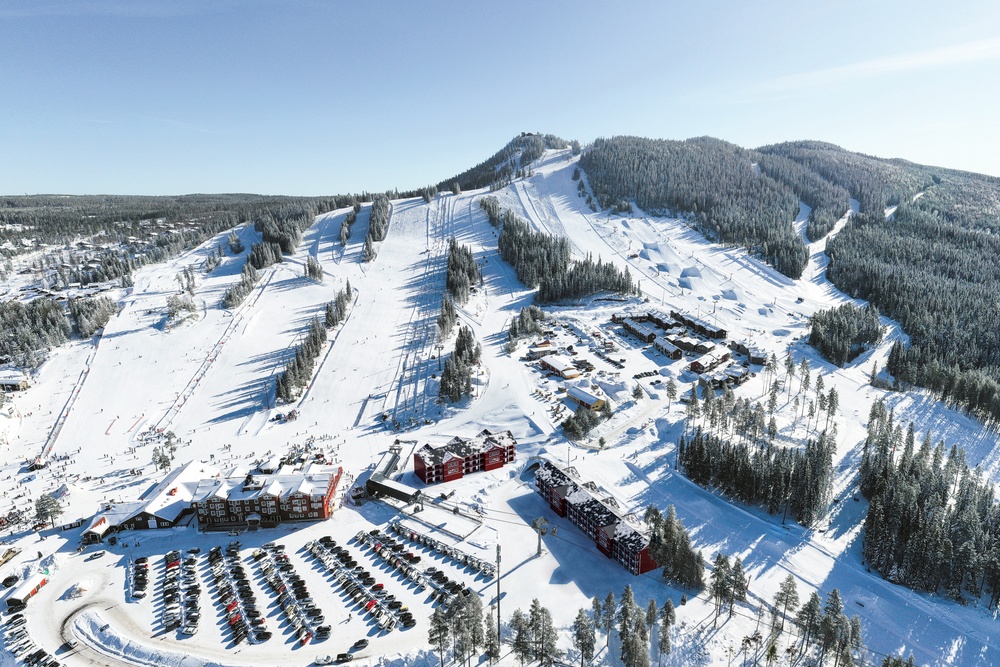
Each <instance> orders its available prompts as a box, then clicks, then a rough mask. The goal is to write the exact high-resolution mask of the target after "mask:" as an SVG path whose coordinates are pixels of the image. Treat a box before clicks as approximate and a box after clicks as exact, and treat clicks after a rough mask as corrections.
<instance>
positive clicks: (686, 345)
mask: <svg viewBox="0 0 1000 667" xmlns="http://www.w3.org/2000/svg"><path fill="white" fill-rule="evenodd" d="M667 340H668V341H670V343H671V344H672V345H674V346H675V347H678V348H680V349H682V350H684V351H685V352H694V348H696V347H697V346H698V343H699V342H701V341H699V340H698V339H697V338H691V337H690V336H671V337H669V338H668V339H667Z"/></svg>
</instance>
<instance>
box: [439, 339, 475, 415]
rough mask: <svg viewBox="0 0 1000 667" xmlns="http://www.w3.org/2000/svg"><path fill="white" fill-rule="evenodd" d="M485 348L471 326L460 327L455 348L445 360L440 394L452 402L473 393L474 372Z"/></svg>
mask: <svg viewBox="0 0 1000 667" xmlns="http://www.w3.org/2000/svg"><path fill="white" fill-rule="evenodd" d="M482 353H483V348H482V346H481V345H480V344H479V343H478V342H476V337H475V335H474V334H473V333H472V329H470V328H469V327H460V328H459V330H458V336H457V337H456V338H455V350H454V352H452V353H451V354H450V355H449V356H448V359H447V361H445V362H444V370H443V371H442V372H441V381H440V386H439V389H438V395H439V396H441V398H443V399H445V400H446V401H448V402H450V403H455V402H456V401H459V400H461V399H462V398H463V397H465V396H471V395H472V374H473V372H474V371H475V368H476V366H477V365H478V364H479V360H480V358H481V357H482Z"/></svg>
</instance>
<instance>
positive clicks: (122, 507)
mask: <svg viewBox="0 0 1000 667" xmlns="http://www.w3.org/2000/svg"><path fill="white" fill-rule="evenodd" d="M142 506H143V503H142V502H139V501H132V502H125V503H111V504H108V505H105V506H104V507H103V508H102V509H101V511H99V512H98V513H97V514H95V515H94V518H93V519H91V521H90V525H89V526H87V529H86V530H85V531H83V536H82V539H83V543H84V544H94V543H96V542H103V541H104V538H105V537H107V536H108V535H109V534H113V533H117V532H118V531H119V529H120V527H121V523H122V521H124V520H126V519H129V518H131V517H132V516H133V515H134V514H135V513H136V512H138V511H139V510H141V509H142Z"/></svg>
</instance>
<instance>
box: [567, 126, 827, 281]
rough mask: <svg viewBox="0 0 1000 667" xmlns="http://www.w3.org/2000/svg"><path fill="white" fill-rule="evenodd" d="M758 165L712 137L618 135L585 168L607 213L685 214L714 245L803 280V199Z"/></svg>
mask: <svg viewBox="0 0 1000 667" xmlns="http://www.w3.org/2000/svg"><path fill="white" fill-rule="evenodd" d="M759 159H760V158H759V156H758V155H757V154H755V153H754V152H752V151H748V150H746V149H743V148H740V147H739V146H736V145H734V144H730V143H727V142H724V141H720V140H718V139H712V138H710V137H700V138H697V139H688V140H687V141H665V140H653V139H644V138H641V137H613V138H611V139H598V140H597V141H595V142H594V145H593V147H592V148H590V149H589V150H588V151H586V152H585V153H584V154H583V156H582V157H581V158H580V167H581V168H582V169H583V170H584V171H585V172H586V174H587V179H588V182H589V183H590V187H591V189H592V190H593V192H594V195H595V196H596V198H597V201H598V203H599V204H600V206H601V207H602V208H609V207H611V206H614V205H616V204H619V203H621V202H623V201H634V202H635V203H636V204H637V205H638V206H639V207H640V208H642V209H643V210H644V211H647V212H649V213H651V214H653V215H668V214H677V215H685V216H686V217H687V219H688V220H689V222H690V224H691V225H692V226H693V227H694V228H695V229H697V230H698V231H699V232H700V233H701V234H702V235H703V236H705V237H706V238H707V239H709V240H711V241H715V242H719V243H731V244H737V245H740V246H743V247H744V248H746V250H747V252H749V253H750V254H751V255H753V256H756V257H759V258H761V259H762V260H764V261H766V262H767V263H769V264H771V265H772V266H773V267H774V268H775V269H777V270H778V271H780V272H781V273H783V274H785V275H786V276H788V277H790V278H798V277H799V276H801V275H802V270H803V269H804V268H805V265H806V262H807V260H808V255H807V252H806V249H805V246H804V244H803V243H802V239H801V238H800V237H799V236H798V234H796V233H795V230H794V229H793V228H792V220H794V219H795V216H796V215H797V214H798V212H799V198H798V196H796V194H795V192H794V191H793V189H792V188H790V187H789V186H788V185H786V184H784V183H781V182H779V181H777V180H775V178H772V177H771V176H769V175H767V174H766V173H764V172H763V171H758V170H755V169H753V165H754V163H756V162H758V161H759ZM803 191H804V190H803ZM820 208H821V207H820ZM821 210H822V208H821Z"/></svg>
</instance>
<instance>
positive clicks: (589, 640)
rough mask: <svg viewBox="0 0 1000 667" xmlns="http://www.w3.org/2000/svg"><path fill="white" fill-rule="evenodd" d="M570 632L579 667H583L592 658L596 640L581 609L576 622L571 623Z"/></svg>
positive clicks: (588, 619) (592, 627)
mask: <svg viewBox="0 0 1000 667" xmlns="http://www.w3.org/2000/svg"><path fill="white" fill-rule="evenodd" d="M595 599H596V598H595ZM571 630H572V639H573V648H575V649H576V650H577V652H579V654H580V667H585V666H586V664H587V663H588V662H590V661H591V660H592V659H593V657H594V647H595V645H596V643H597V638H596V636H595V635H594V626H593V625H592V624H591V622H590V618H589V617H588V616H587V613H586V612H585V611H584V610H583V609H580V611H579V612H577V615H576V620H574V621H573V626H572V628H571Z"/></svg>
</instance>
